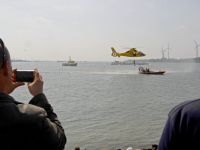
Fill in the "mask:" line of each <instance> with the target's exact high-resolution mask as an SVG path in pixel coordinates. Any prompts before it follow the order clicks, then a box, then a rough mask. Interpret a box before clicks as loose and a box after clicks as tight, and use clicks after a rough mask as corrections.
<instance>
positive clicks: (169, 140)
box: [158, 99, 200, 150]
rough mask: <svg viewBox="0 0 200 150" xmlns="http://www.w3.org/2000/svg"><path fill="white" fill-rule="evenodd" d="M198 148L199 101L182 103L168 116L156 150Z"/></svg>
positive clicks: (199, 146)
mask: <svg viewBox="0 0 200 150" xmlns="http://www.w3.org/2000/svg"><path fill="white" fill-rule="evenodd" d="M199 148H200V99H197V100H190V101H186V102H183V103H181V104H179V105H177V106H176V107H174V108H173V109H172V110H171V111H170V112H169V114H168V120H167V122H166V125H165V128H164V130H163V133H162V136H161V139H160V142H159V145H158V150H179V149H180V150H189V149H191V150H192V149H199Z"/></svg>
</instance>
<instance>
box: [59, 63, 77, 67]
mask: <svg viewBox="0 0 200 150" xmlns="http://www.w3.org/2000/svg"><path fill="white" fill-rule="evenodd" d="M62 66H77V63H74V64H68V63H62Z"/></svg>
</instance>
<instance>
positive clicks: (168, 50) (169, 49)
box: [165, 43, 172, 59]
mask: <svg viewBox="0 0 200 150" xmlns="http://www.w3.org/2000/svg"><path fill="white" fill-rule="evenodd" d="M165 50H168V59H169V50H172V49H171V48H169V43H168V48H166V49H165Z"/></svg>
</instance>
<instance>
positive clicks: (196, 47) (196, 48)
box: [194, 40, 200, 57]
mask: <svg viewBox="0 0 200 150" xmlns="http://www.w3.org/2000/svg"><path fill="white" fill-rule="evenodd" d="M194 42H195V44H196V46H195V49H194V50H196V57H198V46H200V45H198V44H197V42H196V41H195V40H194Z"/></svg>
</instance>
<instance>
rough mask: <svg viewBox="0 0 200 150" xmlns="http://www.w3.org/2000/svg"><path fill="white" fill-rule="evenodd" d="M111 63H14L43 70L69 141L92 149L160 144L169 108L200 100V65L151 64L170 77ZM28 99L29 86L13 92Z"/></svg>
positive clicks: (69, 145)
mask: <svg viewBox="0 0 200 150" xmlns="http://www.w3.org/2000/svg"><path fill="white" fill-rule="evenodd" d="M110 64H111V62H78V66H77V67H66V66H62V65H61V63H57V62H26V63H25V62H13V64H12V66H13V68H18V69H29V70H30V69H33V68H35V67H36V68H38V70H39V72H40V73H41V74H42V76H43V79H44V93H45V94H46V96H47V98H48V100H49V102H50V103H51V105H52V106H53V108H54V111H55V112H56V113H57V115H58V117H59V119H60V121H61V123H62V125H63V127H64V129H65V133H66V136H67V138H68V142H67V144H66V146H65V149H68V150H73V149H74V147H75V146H79V147H80V148H81V149H87V150H100V149H102V150H103V149H104V148H110V149H117V148H121V149H124V148H127V147H129V146H130V147H133V148H151V145H152V144H158V142H159V138H160V136H161V133H162V130H163V127H164V125H165V122H166V119H167V115H168V112H169V111H170V110H171V109H172V108H173V107H174V106H175V105H177V104H178V103H180V102H183V101H185V100H190V99H196V98H199V97H200V95H199V89H200V84H199V83H200V76H199V73H200V64H195V63H181V64H179V63H150V64H149V65H148V66H144V67H149V68H150V69H152V70H166V74H164V75H142V74H138V66H133V65H110ZM11 95H12V96H13V97H15V99H17V100H18V101H21V102H24V103H28V101H29V100H30V99H31V98H32V96H31V95H30V94H29V92H28V89H27V86H23V87H19V88H18V89H16V90H15V91H14V92H13V93H12V94H11Z"/></svg>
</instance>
